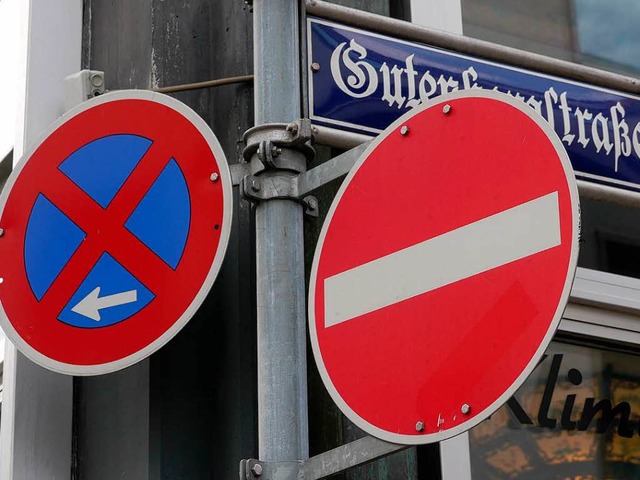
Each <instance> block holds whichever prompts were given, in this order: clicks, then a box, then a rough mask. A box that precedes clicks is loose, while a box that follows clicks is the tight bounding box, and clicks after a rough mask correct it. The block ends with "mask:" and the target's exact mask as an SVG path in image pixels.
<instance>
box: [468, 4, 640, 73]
mask: <svg viewBox="0 0 640 480" xmlns="http://www.w3.org/2000/svg"><path fill="white" fill-rule="evenodd" d="M462 21H463V30H464V34H465V35H467V36H470V37H474V38H479V39H482V40H487V41H490V42H494V43H499V44H502V45H508V46H511V47H515V48H519V49H522V50H527V51H530V52H535V53H541V54H543V55H548V56H551V57H556V58H561V59H563V60H568V61H572V62H576V63H583V64H586V65H591V66H595V67H599V68H605V69H607V70H612V71H615V72H620V73H623V74H628V75H638V74H639V73H640V54H639V53H638V52H639V51H640V28H638V25H640V2H638V0H607V1H604V0H519V1H517V2H514V1H513V0H462Z"/></svg>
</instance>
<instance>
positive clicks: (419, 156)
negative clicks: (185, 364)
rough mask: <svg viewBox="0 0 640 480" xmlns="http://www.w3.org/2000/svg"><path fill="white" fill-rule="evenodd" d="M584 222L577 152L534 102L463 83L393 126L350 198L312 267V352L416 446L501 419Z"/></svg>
mask: <svg viewBox="0 0 640 480" xmlns="http://www.w3.org/2000/svg"><path fill="white" fill-rule="evenodd" d="M578 225H579V213H578V195H577V187H576V183H575V180H574V177H573V171H572V169H571V165H570V163H569V159H568V157H567V155H566V153H565V151H564V149H563V147H562V144H561V142H560V140H559V139H558V138H557V136H556V135H555V133H554V132H553V130H552V129H551V127H550V126H549V125H547V124H546V123H545V122H544V120H543V119H542V118H541V117H539V116H538V115H537V114H536V113H535V112H534V111H533V109H531V108H529V107H528V106H526V105H524V104H523V103H522V102H519V101H518V100H515V99H513V98H511V97H508V96H506V95H503V94H498V93H495V92H480V91H472V92H459V93H456V94H451V95H447V96H443V97H439V98H438V99H436V100H434V101H432V102H431V103H429V104H426V105H423V106H421V107H419V108H418V109H416V110H414V111H412V112H410V113H408V114H407V115H405V116H403V117H402V118H400V119H399V120H398V121H397V122H395V123H394V124H393V125H391V126H390V127H389V128H388V129H387V130H385V132H383V133H382V134H381V135H380V136H379V137H378V138H377V139H375V140H374V141H373V142H372V145H371V146H370V147H369V148H368V149H367V150H366V152H365V153H364V154H363V155H362V156H361V157H360V159H359V160H358V162H357V163H356V165H355V166H354V168H353V169H352V170H351V172H350V173H349V175H348V176H347V178H346V180H345V181H344V183H343V185H342V187H341V188H340V190H339V192H338V194H337V195H336V197H335V199H334V201H333V204H332V205H331V208H330V210H329V212H328V215H327V218H326V220H325V223H324V226H323V229H322V231H321V234H320V238H319V241H318V245H317V247H316V253H315V257H314V262H313V267H312V272H311V279H310V289H309V329H310V336H311V343H312V347H313V352H314V355H315V359H316V363H317V365H318V368H319V371H320V374H321V376H322V378H323V381H324V383H325V385H326V386H327V389H328V390H329V392H330V394H331V396H332V397H333V399H334V401H335V402H336V403H337V405H338V406H339V407H340V408H341V410H342V411H343V413H345V415H347V417H348V418H349V419H350V420H352V421H353V422H354V423H356V425H358V426H359V427H361V428H362V429H364V430H365V431H367V432H368V433H370V434H372V435H374V436H377V437H379V438H382V439H384V440H387V441H390V442H395V443H404V444H421V443H430V442H436V441H440V440H444V439H446V438H449V437H451V436H453V435H456V434H458V433H461V432H463V431H466V430H468V429H469V428H471V427H473V426H474V425H476V424H477V423H479V422H480V421H481V420H483V419H485V418H487V417H488V416H489V415H490V414H491V413H492V412H494V411H495V410H496V409H497V408H498V407H499V406H500V405H501V404H503V403H504V402H505V401H506V400H507V399H508V398H509V397H510V396H511V395H512V394H513V393H514V392H515V390H516V389H517V388H518V387H519V386H520V385H521V384H522V382H524V380H525V379H526V377H527V375H528V374H529V373H530V372H531V371H532V370H533V368H534V367H535V365H536V363H537V362H538V360H539V359H540V358H541V356H542V354H543V352H544V350H545V348H546V346H547V345H548V343H549V342H550V341H551V338H552V336H553V334H554V332H555V330H556V328H557V325H558V323H559V321H560V317H561V315H562V312H563V310H564V307H565V305H566V302H567V299H568V296H569V291H570V288H571V284H572V282H573V276H574V273H575V267H576V261H577V245H578V243H577V242H578V228H579V227H578Z"/></svg>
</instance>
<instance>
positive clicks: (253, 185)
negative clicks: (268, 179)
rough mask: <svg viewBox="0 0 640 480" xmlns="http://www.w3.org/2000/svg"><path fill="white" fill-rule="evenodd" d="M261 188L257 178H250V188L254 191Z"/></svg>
mask: <svg viewBox="0 0 640 480" xmlns="http://www.w3.org/2000/svg"><path fill="white" fill-rule="evenodd" d="M261 188H262V187H261V185H260V182H259V181H258V180H256V179H255V178H254V179H253V180H251V190H253V191H254V192H259V191H260V189H261Z"/></svg>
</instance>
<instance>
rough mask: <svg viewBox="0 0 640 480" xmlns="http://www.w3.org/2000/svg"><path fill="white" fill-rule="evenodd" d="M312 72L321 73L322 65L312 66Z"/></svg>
mask: <svg viewBox="0 0 640 480" xmlns="http://www.w3.org/2000/svg"><path fill="white" fill-rule="evenodd" d="M311 71H312V72H319V71H320V64H319V63H318V62H313V63H312V64H311Z"/></svg>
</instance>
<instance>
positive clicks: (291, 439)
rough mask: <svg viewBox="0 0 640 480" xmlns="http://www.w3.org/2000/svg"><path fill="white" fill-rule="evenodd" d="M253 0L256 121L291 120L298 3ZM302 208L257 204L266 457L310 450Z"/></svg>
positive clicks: (294, 456) (296, 105) (296, 98)
mask: <svg viewBox="0 0 640 480" xmlns="http://www.w3.org/2000/svg"><path fill="white" fill-rule="evenodd" d="M253 8H254V24H253V26H254V74H255V81H254V92H255V93H254V95H255V124H256V125H262V124H265V123H283V122H284V123H288V122H291V121H292V120H294V119H296V118H299V117H300V116H301V113H300V112H301V111H300V107H301V100H300V68H299V55H300V45H299V28H300V26H299V8H300V5H299V4H298V2H297V1H294V0H254V3H253ZM272 173H273V170H272V171H269V170H266V171H265V172H263V173H262V174H261V175H270V174H272ZM302 216H303V211H302V207H301V206H300V204H299V203H297V202H295V201H293V200H286V199H277V200H268V201H263V202H261V203H259V204H258V205H257V207H256V217H255V228H256V290H257V320H258V449H259V457H260V459H261V460H264V461H291V460H303V459H306V458H308V456H309V447H308V423H307V379H306V368H307V367H306V337H305V326H306V322H305V318H306V315H305V298H304V251H303V248H304V246H303V231H302V228H303V225H302Z"/></svg>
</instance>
